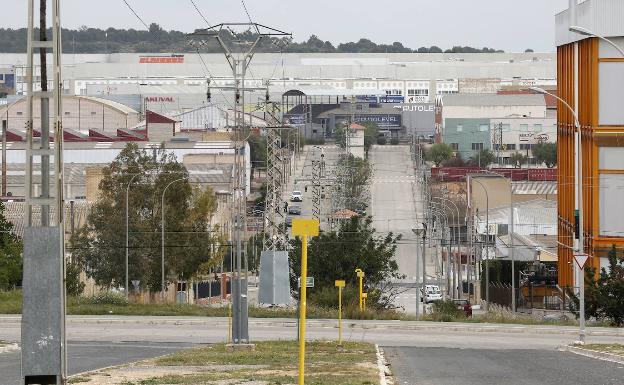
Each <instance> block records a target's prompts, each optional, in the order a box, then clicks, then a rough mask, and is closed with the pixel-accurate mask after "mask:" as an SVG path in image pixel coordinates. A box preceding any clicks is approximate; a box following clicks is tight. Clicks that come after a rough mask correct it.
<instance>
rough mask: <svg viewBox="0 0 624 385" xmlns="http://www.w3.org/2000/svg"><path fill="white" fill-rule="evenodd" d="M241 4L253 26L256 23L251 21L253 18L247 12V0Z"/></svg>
mask: <svg viewBox="0 0 624 385" xmlns="http://www.w3.org/2000/svg"><path fill="white" fill-rule="evenodd" d="M241 4H243V9H244V10H245V13H246V14H247V18H248V19H249V22H250V23H251V24H253V23H254V22H253V21H252V20H251V16H250V15H249V11H248V10H247V6H246V5H245V0H241Z"/></svg>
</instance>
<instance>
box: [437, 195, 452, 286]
mask: <svg viewBox="0 0 624 385" xmlns="http://www.w3.org/2000/svg"><path fill="white" fill-rule="evenodd" d="M436 198H437V200H438V202H437V203H436V202H431V203H432V204H434V205H438V206H439V208H438V210H439V212H440V213H443V212H444V210H448V211H449V212H450V213H451V218H452V219H453V222H456V220H457V219H456V217H455V213H454V212H453V210H451V209H450V207H449V206H448V205H446V204H445V203H444V201H442V200H441V198H438V197H431V199H436ZM444 215H446V213H444ZM446 217H447V218H448V216H446ZM448 232H449V235H450V234H451V228H450V226H449V230H448ZM443 238H444V236H443ZM443 250H444V248H443ZM451 261H452V256H451V253H450V252H449V253H447V256H446V289H447V293H449V294H450V297H451V298H455V290H456V288H457V285H456V283H457V282H456V281H455V275H456V272H455V264H454V263H452V262H451ZM451 265H453V268H452V269H451ZM451 282H452V286H451ZM451 287H452V288H453V289H452V290H449V289H450V288H451Z"/></svg>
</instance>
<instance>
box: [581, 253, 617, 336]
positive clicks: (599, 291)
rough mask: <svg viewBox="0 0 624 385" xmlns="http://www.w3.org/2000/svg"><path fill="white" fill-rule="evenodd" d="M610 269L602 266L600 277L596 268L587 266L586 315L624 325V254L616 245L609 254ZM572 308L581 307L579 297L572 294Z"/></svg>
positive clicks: (614, 324) (615, 324)
mask: <svg viewBox="0 0 624 385" xmlns="http://www.w3.org/2000/svg"><path fill="white" fill-rule="evenodd" d="M608 259H609V269H608V270H607V269H605V268H602V270H601V271H600V274H599V277H598V279H596V276H597V274H596V269H595V268H591V267H586V268H585V286H586V289H585V316H586V317H587V318H592V317H593V318H596V319H599V320H608V321H609V322H610V323H611V324H612V325H613V326H617V327H622V326H624V306H622V304H624V255H622V253H620V254H619V255H618V252H617V249H616V248H615V245H613V246H612V247H611V250H610V251H609V254H608ZM572 299H573V302H572V304H571V305H572V309H571V310H573V311H577V312H578V309H579V298H578V297H576V296H574V295H573V296H572Z"/></svg>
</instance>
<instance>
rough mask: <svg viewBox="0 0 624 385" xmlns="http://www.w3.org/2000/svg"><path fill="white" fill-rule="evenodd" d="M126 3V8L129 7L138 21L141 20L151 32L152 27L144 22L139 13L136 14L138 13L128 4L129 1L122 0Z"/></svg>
mask: <svg viewBox="0 0 624 385" xmlns="http://www.w3.org/2000/svg"><path fill="white" fill-rule="evenodd" d="M122 1H123V2H124V3H126V6H128V8H129V9H130V11H132V13H133V14H134V16H136V18H137V19H139V21H140V22H141V23H142V24H143V25H144V26H145V28H146V29H147V30H148V31H149V29H150V27H149V26H148V25H147V23H146V22H144V21H143V19H142V18H141V16H139V14H138V13H136V11H135V10H134V9H133V8H132V7H131V6H130V4H128V1H127V0H122Z"/></svg>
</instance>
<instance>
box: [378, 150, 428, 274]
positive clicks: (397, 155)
mask: <svg viewBox="0 0 624 385" xmlns="http://www.w3.org/2000/svg"><path fill="white" fill-rule="evenodd" d="M369 156H370V161H371V163H372V165H373V172H374V176H373V183H372V186H371V214H372V216H373V224H374V226H375V228H376V229H377V231H378V232H382V233H385V232H392V233H394V234H401V235H402V237H403V239H402V240H401V241H400V243H399V245H398V247H397V252H396V254H395V259H396V261H397V263H398V265H399V273H401V274H405V275H406V278H407V281H409V282H414V280H415V275H416V265H415V248H416V241H415V235H414V234H413V233H412V228H413V227H414V226H415V225H416V220H417V217H416V210H415V204H416V202H415V201H414V193H413V191H414V190H413V185H414V184H415V177H414V168H413V164H412V161H411V157H410V152H409V146H373V147H372V148H371V150H370V152H369Z"/></svg>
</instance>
